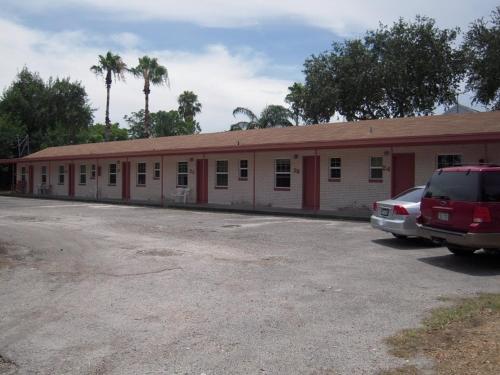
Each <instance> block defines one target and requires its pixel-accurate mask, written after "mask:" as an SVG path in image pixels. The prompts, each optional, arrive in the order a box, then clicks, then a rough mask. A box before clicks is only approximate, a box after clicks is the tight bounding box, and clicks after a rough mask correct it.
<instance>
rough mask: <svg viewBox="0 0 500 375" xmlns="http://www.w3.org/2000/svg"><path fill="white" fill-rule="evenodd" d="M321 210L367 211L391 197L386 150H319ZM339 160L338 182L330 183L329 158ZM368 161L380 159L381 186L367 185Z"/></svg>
mask: <svg viewBox="0 0 500 375" xmlns="http://www.w3.org/2000/svg"><path fill="white" fill-rule="evenodd" d="M319 155H320V157H321V159H320V166H321V174H320V181H321V182H320V186H321V192H320V209H321V210H339V209H360V208H361V209H368V208H370V207H371V205H372V204H373V202H375V201H377V200H381V199H386V198H387V197H388V196H390V194H391V175H390V172H389V171H388V170H387V169H388V168H389V167H390V165H391V156H390V154H389V149H387V148H374V149H338V150H320V152H319ZM332 157H335V158H341V160H342V161H341V163H342V171H341V173H342V177H341V179H340V181H329V177H330V176H329V173H330V168H329V167H330V158H332ZM371 157H383V160H384V167H386V168H384V169H385V170H384V172H383V180H382V182H370V159H371Z"/></svg>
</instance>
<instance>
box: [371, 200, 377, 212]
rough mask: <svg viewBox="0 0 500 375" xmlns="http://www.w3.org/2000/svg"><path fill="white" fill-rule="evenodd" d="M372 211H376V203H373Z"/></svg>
mask: <svg viewBox="0 0 500 375" xmlns="http://www.w3.org/2000/svg"><path fill="white" fill-rule="evenodd" d="M372 208H373V211H377V209H378V203H377V202H373V207H372Z"/></svg>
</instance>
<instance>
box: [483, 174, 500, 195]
mask: <svg viewBox="0 0 500 375" xmlns="http://www.w3.org/2000/svg"><path fill="white" fill-rule="evenodd" d="M482 201H483V202H500V172H486V173H484V174H483V199H482Z"/></svg>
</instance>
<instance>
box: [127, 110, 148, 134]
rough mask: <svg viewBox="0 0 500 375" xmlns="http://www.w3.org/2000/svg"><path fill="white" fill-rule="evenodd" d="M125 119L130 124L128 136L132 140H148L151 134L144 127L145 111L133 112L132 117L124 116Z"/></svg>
mask: <svg viewBox="0 0 500 375" xmlns="http://www.w3.org/2000/svg"><path fill="white" fill-rule="evenodd" d="M123 119H124V120H125V122H126V123H127V124H128V134H129V137H130V138H132V139H140V138H148V137H149V135H150V134H149V133H148V132H146V127H145V125H144V110H143V109H141V110H140V111H137V112H132V113H131V114H130V115H125V116H123Z"/></svg>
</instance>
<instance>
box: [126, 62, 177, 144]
mask: <svg viewBox="0 0 500 375" xmlns="http://www.w3.org/2000/svg"><path fill="white" fill-rule="evenodd" d="M129 71H130V72H131V73H132V74H133V75H134V77H137V78H142V79H143V80H144V89H143V92H144V98H145V104H144V131H145V132H146V134H147V136H148V137H149V136H151V126H150V125H151V124H150V122H151V121H150V113H149V94H150V93H151V85H156V86H158V85H164V84H166V85H168V70H167V68H165V67H164V66H162V65H160V64H159V63H158V59H156V58H151V57H149V56H144V57H140V58H139V64H138V65H137V66H136V67H135V68H132V69H130V70H129Z"/></svg>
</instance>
